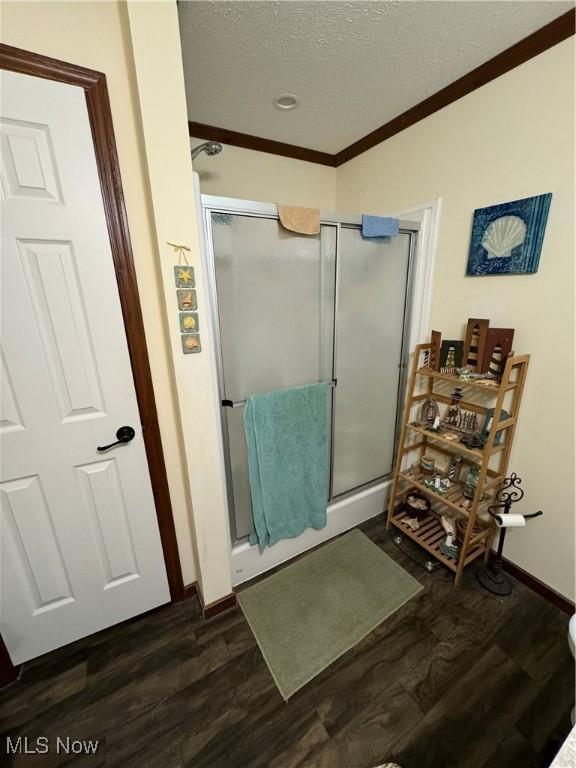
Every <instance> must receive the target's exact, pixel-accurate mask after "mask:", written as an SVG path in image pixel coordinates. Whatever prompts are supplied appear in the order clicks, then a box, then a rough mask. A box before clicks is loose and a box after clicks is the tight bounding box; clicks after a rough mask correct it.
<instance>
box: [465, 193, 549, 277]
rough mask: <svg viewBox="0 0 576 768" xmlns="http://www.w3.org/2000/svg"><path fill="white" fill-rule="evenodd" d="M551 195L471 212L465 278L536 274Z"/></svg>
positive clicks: (527, 198) (528, 198)
mask: <svg viewBox="0 0 576 768" xmlns="http://www.w3.org/2000/svg"><path fill="white" fill-rule="evenodd" d="M551 200H552V194H551V193H548V194H545V195H538V196H536V197H526V198H524V199H522V200H514V201H513V202H510V203H500V204H499V205H490V206H488V207H487V208H477V209H476V210H475V211H474V218H473V222H472V235H471V238H470V250H469V252H468V267H467V270H466V274H467V275H469V276H477V275H526V274H533V273H534V272H537V271H538V263H539V261H540V252H541V250H542V243H543V241H544V231H545V229H546V222H547V220H548V211H549V210H550V202H551Z"/></svg>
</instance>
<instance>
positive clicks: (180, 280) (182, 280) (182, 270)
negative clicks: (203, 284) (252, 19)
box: [174, 264, 196, 288]
mask: <svg viewBox="0 0 576 768" xmlns="http://www.w3.org/2000/svg"><path fill="white" fill-rule="evenodd" d="M174 282H175V283H176V288H194V286H195V285H196V281H195V280H194V267H191V266H190V265H188V264H186V265H184V266H177V267H174Z"/></svg>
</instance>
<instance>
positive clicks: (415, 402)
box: [387, 332, 530, 584]
mask: <svg viewBox="0 0 576 768" xmlns="http://www.w3.org/2000/svg"><path fill="white" fill-rule="evenodd" d="M435 336H436V341H435V342H434V343H437V339H438V337H439V336H440V334H439V333H438V332H436V334H435ZM432 350H433V342H430V343H428V344H418V345H417V346H416V349H415V352H414V355H413V357H412V368H411V371H410V376H409V380H408V385H407V397H406V403H405V408H404V416H403V419H402V428H401V431H400V439H399V445H398V448H397V452H396V463H395V467H394V477H393V481H392V487H391V492H390V497H389V502H388V513H387V526H388V528H390V526H394V528H396V529H398V530H399V531H400V532H401V533H402V534H404V535H405V536H408V537H409V538H410V539H412V540H413V541H414V542H416V543H417V544H418V545H419V546H420V547H422V548H423V549H424V550H426V552H427V553H428V554H429V556H431V557H433V558H436V560H438V561H440V563H442V564H443V565H444V566H445V567H446V568H448V569H449V570H451V571H452V572H453V573H454V581H455V584H459V583H460V581H461V579H462V575H463V572H464V569H465V568H466V567H467V566H469V565H470V564H471V563H473V562H475V561H477V560H478V559H479V558H482V557H483V558H484V560H485V561H487V560H488V557H489V555H490V550H491V545H492V540H493V538H494V534H495V530H496V526H497V522H496V520H495V519H494V518H493V517H492V516H491V515H490V514H489V512H488V507H490V506H491V505H493V504H494V503H495V497H496V494H497V493H498V491H499V490H500V488H501V487H502V484H503V482H504V479H505V477H506V469H507V466H508V460H509V457H510V451H511V450H512V444H513V439H514V433H515V430H516V424H517V421H518V413H519V410H520V404H521V401H522V393H523V390H524V383H525V381H526V375H527V371H528V365H529V361H530V356H529V355H514V354H509V355H507V356H506V358H505V365H504V368H503V371H502V375H501V376H500V378H499V379H498V380H484V379H477V378H474V377H472V378H471V379H470V380H469V381H462V380H459V378H458V373H456V372H455V373H453V374H447V373H442V372H441V371H440V370H438V368H434V367H432V366H431V365H430V366H424V365H423V364H422V363H423V361H424V360H425V359H426V355H425V353H426V352H428V359H429V360H430V359H433V351H432ZM450 384H451V385H452V387H453V391H452V394H451V395H450V394H449V392H450V390H449V389H448V391H447V390H446V388H447V386H448V385H450ZM431 400H434V401H436V402H437V403H438V404H439V405H440V406H442V405H445V406H448V409H447V412H446V413H447V414H448V412H450V409H452V413H453V416H454V418H453V419H452V418H451V421H453V420H454V421H458V418H457V414H459V417H460V423H459V426H456V425H455V424H449V425H447V426H446V425H445V422H446V418H445V419H444V421H443V422H442V426H441V427H440V428H439V429H437V430H434V429H433V428H431V425H430V424H428V423H426V422H423V421H422V419H421V415H422V408H423V404H424V403H426V402H427V401H431ZM470 414H471V415H470ZM487 414H489V416H490V419H491V420H490V421H488V423H487V422H486V418H487ZM436 419H438V417H436ZM486 423H487V430H486V432H485V433H481V432H480V431H478V430H479V429H480V428H481V426H480V425H484V424H486ZM464 430H467V431H464ZM473 430H474V431H473ZM499 432H502V433H505V438H504V439H503V440H500V441H498V440H497V439H496V435H497V433H499ZM453 437H455V438H456V440H453V439H452V438H453ZM414 438H416V440H415V439H414ZM457 458H460V461H459V462H458V461H457ZM432 459H433V461H434V463H432ZM458 464H459V469H458V466H457V465H458ZM406 467H408V468H406ZM414 490H417V491H418V492H419V493H421V494H422V495H423V496H425V497H427V498H428V499H429V500H430V501H431V503H432V504H433V507H434V508H433V510H431V514H429V515H427V517H426V518H425V519H424V520H422V521H416V522H417V525H416V524H415V523H414V522H413V521H414V520H415V518H414V516H413V515H411V514H409V513H408V511H407V510H406V508H405V505H404V503H403V500H404V498H405V495H406V493H407V492H409V491H414ZM443 516H444V517H445V518H447V519H451V520H453V521H456V522H455V528H454V532H455V533H454V536H452V538H451V539H450V541H448V531H447V530H445V529H444V527H443V525H442V522H441V518H442V517H443ZM513 522H514V521H513V520H512V519H509V520H508V523H509V524H512V523H513Z"/></svg>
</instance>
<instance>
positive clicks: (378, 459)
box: [332, 226, 412, 496]
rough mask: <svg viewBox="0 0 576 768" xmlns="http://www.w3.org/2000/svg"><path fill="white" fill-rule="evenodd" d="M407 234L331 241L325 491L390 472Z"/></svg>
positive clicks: (351, 235)
mask: <svg viewBox="0 0 576 768" xmlns="http://www.w3.org/2000/svg"><path fill="white" fill-rule="evenodd" d="M411 238H412V235H411V234H410V233H403V232H401V233H400V234H399V235H398V236H397V237H392V238H388V237H385V238H363V237H362V235H361V231H360V229H359V228H358V227H348V226H342V227H341V230H340V240H339V243H338V264H339V267H338V300H337V314H336V336H335V372H336V378H337V381H338V385H337V387H336V389H335V393H334V425H333V445H332V449H333V468H332V496H340V495H342V494H345V493H348V492H349V491H352V490H354V489H356V488H359V487H361V486H363V485H366V484H368V483H371V482H373V481H375V480H377V479H379V478H381V477H384V476H385V475H388V474H389V473H391V472H392V468H393V463H394V445H395V434H396V422H397V415H398V413H399V409H400V407H401V406H400V402H399V393H400V387H401V383H402V381H403V375H402V374H403V369H402V356H403V345H404V341H403V340H404V339H405V338H406V337H407V329H406V328H405V325H406V318H407V316H408V313H407V297H408V296H409V294H410V291H409V290H408V288H409V285H408V283H409V264H410V249H411Z"/></svg>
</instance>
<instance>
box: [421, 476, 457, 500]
mask: <svg viewBox="0 0 576 768" xmlns="http://www.w3.org/2000/svg"><path fill="white" fill-rule="evenodd" d="M424 485H425V486H427V487H428V488H430V490H431V491H434V493H438V494H440V496H443V495H444V494H445V493H447V492H448V491H449V490H450V488H452V483H451V482H450V480H448V478H447V477H442V476H441V475H434V476H433V477H427V478H426V480H424Z"/></svg>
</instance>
